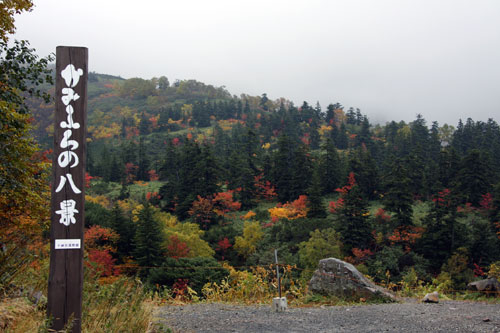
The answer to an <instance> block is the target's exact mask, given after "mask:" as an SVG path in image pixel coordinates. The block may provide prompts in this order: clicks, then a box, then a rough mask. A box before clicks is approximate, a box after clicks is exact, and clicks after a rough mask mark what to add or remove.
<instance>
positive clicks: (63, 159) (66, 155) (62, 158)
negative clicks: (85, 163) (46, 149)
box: [57, 151, 80, 168]
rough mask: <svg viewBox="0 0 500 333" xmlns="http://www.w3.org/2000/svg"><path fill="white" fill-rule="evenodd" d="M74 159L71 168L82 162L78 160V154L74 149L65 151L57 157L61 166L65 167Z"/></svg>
mask: <svg viewBox="0 0 500 333" xmlns="http://www.w3.org/2000/svg"><path fill="white" fill-rule="evenodd" d="M73 159H74V162H73V164H72V165H71V166H70V168H74V167H76V166H77V165H78V163H79V162H80V161H79V160H78V155H77V154H76V153H75V152H74V151H63V152H62V153H60V154H59V156H58V157H57V164H59V166H60V167H61V168H65V167H67V166H68V165H69V164H70V163H71V161H72V160H73Z"/></svg>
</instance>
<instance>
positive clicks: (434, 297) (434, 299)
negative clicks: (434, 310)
mask: <svg viewBox="0 0 500 333" xmlns="http://www.w3.org/2000/svg"><path fill="white" fill-rule="evenodd" d="M422 302H424V303H439V293H438V292H437V291H435V292H433V293H428V294H427V295H425V296H424V298H423V299H422Z"/></svg>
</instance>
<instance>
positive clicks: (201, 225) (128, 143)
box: [30, 73, 500, 291]
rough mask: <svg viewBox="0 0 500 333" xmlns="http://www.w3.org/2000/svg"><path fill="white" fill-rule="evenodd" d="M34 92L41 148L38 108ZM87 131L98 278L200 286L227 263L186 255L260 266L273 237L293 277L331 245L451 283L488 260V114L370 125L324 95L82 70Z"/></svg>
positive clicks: (494, 135)
mask: <svg viewBox="0 0 500 333" xmlns="http://www.w3.org/2000/svg"><path fill="white" fill-rule="evenodd" d="M48 89H49V88H48ZM37 103H38V102H37ZM37 103H35V102H32V104H31V105H30V106H31V108H32V110H34V111H33V116H34V122H33V123H34V125H35V129H34V135H35V136H36V138H37V140H38V141H39V142H40V144H41V145H42V147H44V148H45V149H49V148H50V146H51V144H52V137H51V133H52V131H53V127H52V126H53V125H52V123H53V118H52V117H53V115H52V113H53V111H52V110H53V106H52V105H50V104H49V105H38V104H37ZM87 143H88V156H87V173H88V176H87V179H88V184H87V185H88V189H87V198H86V199H87V204H86V228H88V231H87V235H86V237H87V240H88V242H91V244H93V245H92V246H93V248H92V246H91V249H90V250H89V258H91V259H93V260H94V261H95V262H98V263H100V264H102V265H103V267H105V269H104V270H103V276H113V275H116V274H121V273H128V274H134V273H136V272H139V273H140V275H141V276H142V277H143V279H145V280H146V281H148V282H149V283H151V284H153V285H154V284H158V285H167V286H169V287H171V286H172V285H174V284H177V286H179V283H180V284H183V283H184V284H185V285H189V286H190V287H192V288H194V289H195V290H198V291H200V290H201V287H202V286H203V283H204V282H206V281H207V280H210V279H220V278H222V277H223V276H224V274H225V273H224V272H226V269H225V268H222V266H221V268H220V269H219V270H214V269H211V270H209V269H207V270H206V272H205V273H203V274H201V275H200V274H199V272H197V273H193V270H189V269H186V267H194V266H196V267H203V266H207V267H213V266H217V265H219V264H218V263H217V262H221V261H225V262H227V263H229V264H230V265H232V266H234V267H248V266H254V265H268V264H270V263H271V262H272V254H273V249H275V248H277V249H278V250H279V253H280V258H281V260H282V261H283V262H284V263H286V264H290V265H297V267H298V269H299V271H301V272H302V277H305V278H307V277H308V276H310V274H311V272H312V270H313V269H314V268H315V267H316V264H317V262H318V260H319V259H321V258H324V257H328V256H334V257H338V258H342V259H345V260H347V261H350V262H352V263H354V264H355V265H357V267H358V268H359V269H360V270H361V271H362V272H363V273H365V274H368V275H370V276H371V277H372V278H373V279H374V280H375V281H377V282H384V283H386V284H389V283H394V284H397V283H399V282H401V281H402V280H403V279H405V278H408V277H409V276H410V277H411V276H413V277H416V278H418V279H419V280H423V281H426V282H431V281H432V280H433V279H435V280H434V281H438V282H436V283H441V284H446V285H447V286H448V288H450V289H461V288H464V287H465V284H466V282H469V281H471V280H472V279H474V277H475V276H476V277H479V276H483V275H485V274H486V273H487V272H488V270H489V269H490V268H491V267H493V269H496V268H495V267H497V265H498V261H499V260H500V224H499V221H500V127H499V126H498V124H497V122H496V121H495V120H493V119H489V120H488V121H487V122H483V121H474V120H472V119H467V120H464V121H462V120H458V123H457V124H456V125H455V126H451V125H448V124H442V125H440V124H438V123H436V122H429V121H427V120H425V119H423V118H422V117H421V116H420V115H416V118H415V120H414V121H412V122H409V123H406V122H404V121H399V122H398V121H391V122H388V123H386V124H371V123H370V121H369V116H368V115H366V114H363V113H362V112H361V110H359V109H354V108H345V107H343V106H342V105H341V104H339V103H335V104H330V105H327V106H326V108H324V107H322V106H320V105H319V104H316V105H314V104H313V105H311V104H309V103H308V102H303V104H302V105H300V106H299V105H294V104H293V103H292V102H290V101H288V100H286V99H283V98H282V99H278V100H271V99H270V98H268V96H267V95H266V94H262V96H248V95H241V96H239V97H238V96H232V95H231V94H230V93H229V92H228V91H227V90H226V89H225V88H224V87H214V86H211V85H207V84H204V83H201V82H198V81H195V80H185V81H176V82H173V83H170V82H169V80H168V79H167V78H166V77H160V78H154V79H152V80H144V79H139V78H133V79H128V80H124V79H122V78H119V77H114V76H110V75H102V74H97V73H90V75H89V96H88V139H87ZM49 153H50V151H49ZM495 262H497V264H496V265H495V264H494V263H495ZM175 267H178V268H175ZM226 273H227V272H226ZM436 278H437V279H436Z"/></svg>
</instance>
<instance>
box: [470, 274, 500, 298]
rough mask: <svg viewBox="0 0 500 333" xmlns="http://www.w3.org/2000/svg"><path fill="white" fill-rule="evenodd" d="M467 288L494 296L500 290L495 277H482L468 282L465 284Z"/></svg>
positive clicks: (499, 283)
mask: <svg viewBox="0 0 500 333" xmlns="http://www.w3.org/2000/svg"><path fill="white" fill-rule="evenodd" d="M467 289H468V290H471V291H479V292H482V293H486V294H491V295H492V296H495V295H496V294H497V293H498V292H500V282H498V280H497V279H495V278H489V279H484V280H480V281H475V282H471V283H469V284H468V285H467Z"/></svg>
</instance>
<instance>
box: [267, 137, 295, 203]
mask: <svg viewBox="0 0 500 333" xmlns="http://www.w3.org/2000/svg"><path fill="white" fill-rule="evenodd" d="M292 146H293V145H292V142H291V140H290V138H289V137H288V136H287V135H281V136H280V137H279V138H278V150H277V151H276V153H275V154H274V157H273V160H274V166H273V170H272V179H273V183H274V184H275V185H276V190H277V193H278V200H279V201H280V202H283V203H284V202H286V201H291V200H293V199H296V197H294V193H293V190H292V187H293V186H292V182H293V176H294V173H293V171H294V170H293V148H292Z"/></svg>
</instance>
